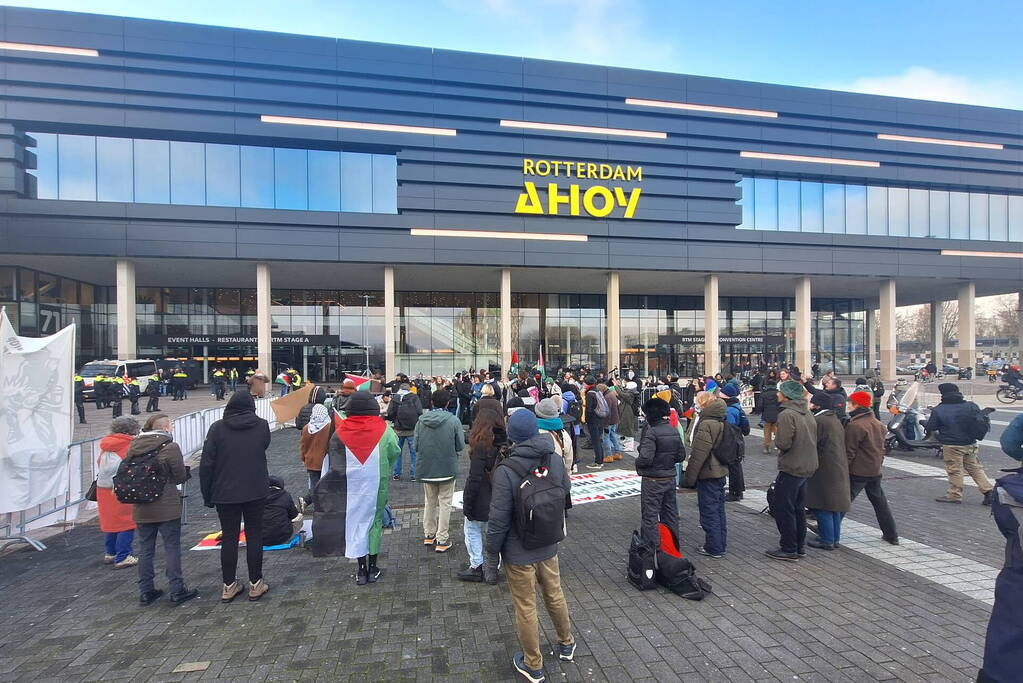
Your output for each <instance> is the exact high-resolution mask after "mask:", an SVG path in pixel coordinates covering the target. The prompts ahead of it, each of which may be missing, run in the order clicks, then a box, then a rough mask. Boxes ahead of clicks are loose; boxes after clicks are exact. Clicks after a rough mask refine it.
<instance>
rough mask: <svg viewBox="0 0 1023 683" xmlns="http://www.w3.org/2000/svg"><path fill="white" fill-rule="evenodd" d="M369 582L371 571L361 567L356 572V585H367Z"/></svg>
mask: <svg viewBox="0 0 1023 683" xmlns="http://www.w3.org/2000/svg"><path fill="white" fill-rule="evenodd" d="M367 583H369V573H368V572H366V570H364V569H359V571H357V572H356V573H355V585H356V586H365V585H366V584H367Z"/></svg>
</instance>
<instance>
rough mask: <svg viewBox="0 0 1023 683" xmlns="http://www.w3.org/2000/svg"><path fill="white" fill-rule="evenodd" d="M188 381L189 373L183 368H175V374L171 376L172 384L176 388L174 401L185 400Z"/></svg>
mask: <svg viewBox="0 0 1023 683" xmlns="http://www.w3.org/2000/svg"><path fill="white" fill-rule="evenodd" d="M187 383H188V373H186V372H185V371H184V370H182V369H181V368H177V369H176V370H174V374H173V375H172V376H171V386H172V387H173V388H174V398H173V399H171V400H172V401H184V400H185V385H186V384H187Z"/></svg>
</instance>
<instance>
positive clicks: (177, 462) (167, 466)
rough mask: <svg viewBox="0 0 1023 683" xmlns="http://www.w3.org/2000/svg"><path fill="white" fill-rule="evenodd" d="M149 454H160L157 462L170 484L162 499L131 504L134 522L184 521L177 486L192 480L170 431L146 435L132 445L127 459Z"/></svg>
mask: <svg viewBox="0 0 1023 683" xmlns="http://www.w3.org/2000/svg"><path fill="white" fill-rule="evenodd" d="M150 451H158V453H157V454H156V461H157V463H159V465H160V467H161V468H162V469H163V471H164V473H165V474H166V475H167V484H166V485H165V486H164V487H163V493H161V494H160V497H159V498H157V499H156V500H154V501H153V502H152V503H136V504H134V505H132V506H131V507H132V511H131V516H132V519H134V520H135V523H136V524H158V523H159V522H170V521H171V520H175V519H181V492H180V491H178V484H183V483H185V482H186V481H188V479H189V477H190V475H189V473H188V470H186V469H185V459H184V458H183V457H182V455H181V448H179V447H178V445H177V444H176V443H174V439H173V438H172V437H171V435H170V434H168V433H167V432H143V433H141V434H139V435H138V436H137V437H135V440H134V441H132V442H131V446H130V447H129V448H128V455H127V457H129V458H131V457H133V456H136V455H142V454H143V453H148V452H150Z"/></svg>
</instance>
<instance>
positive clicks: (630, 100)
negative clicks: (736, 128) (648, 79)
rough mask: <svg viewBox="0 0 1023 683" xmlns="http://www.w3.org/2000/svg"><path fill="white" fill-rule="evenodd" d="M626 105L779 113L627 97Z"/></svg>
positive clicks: (770, 115)
mask: <svg viewBox="0 0 1023 683" xmlns="http://www.w3.org/2000/svg"><path fill="white" fill-rule="evenodd" d="M625 104H633V105H636V106H638V107H662V108H664V109H685V110H687V111H705V112H710V113H712V114H737V115H739V116H762V117H764V118H769V119H776V118H778V112H776V111H764V110H762V109H740V108H739V107H718V106H715V105H713V104H693V103H691V102H667V101H664V100H643V99H639V98H636V97H626V98H625Z"/></svg>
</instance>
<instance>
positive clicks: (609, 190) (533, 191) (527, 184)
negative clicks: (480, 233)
mask: <svg viewBox="0 0 1023 683" xmlns="http://www.w3.org/2000/svg"><path fill="white" fill-rule="evenodd" d="M522 175H523V176H526V177H530V176H534V177H540V178H551V177H553V178H568V179H572V178H579V179H588V180H609V181H612V182H614V181H622V182H626V183H630V182H636V183H641V182H643V167H642V166H623V165H620V164H604V163H592V162H586V161H563V160H558V159H523V160H522ZM522 185H523V190H524V191H523V192H522V193H521V194H520V195H519V199H518V201H517V202H516V203H515V213H524V214H534V215H546V216H559V215H560V216H584V215H585V216H593V217H595V218H604V217H605V216H608V215H610V214H611V213H612V212H614V211H615V210H616V209H624V211H623V212H622V214H621V215H622V217H623V218H632V217H634V216H635V215H636V209H637V208H638V207H639V197H640V195H641V194H642V193H643V190H642V189H640V188H638V187H632V188H625V187H623V186H621V185H610V184H609V185H604V184H601V185H592V186H589V187H586V188H581V187H580V185H579V184H578V183H570V184H569V185H568V186H567V187H565V186H563V185H562V184H561V183H559V182H548V183H546V184H544V183H541V184H540V187H537V181H534V180H525V181H523V184H522Z"/></svg>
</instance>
